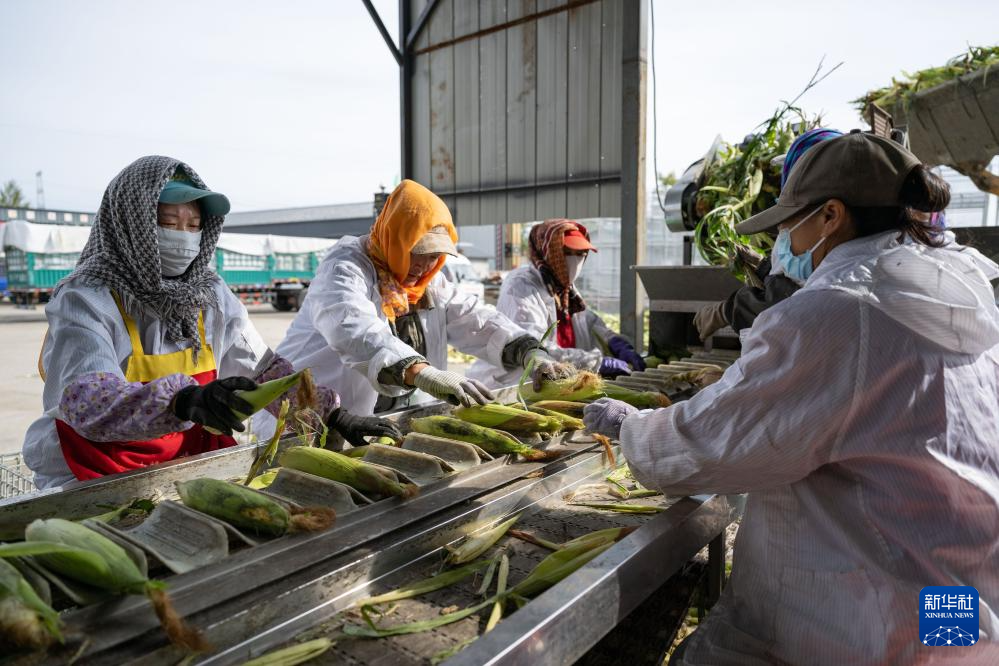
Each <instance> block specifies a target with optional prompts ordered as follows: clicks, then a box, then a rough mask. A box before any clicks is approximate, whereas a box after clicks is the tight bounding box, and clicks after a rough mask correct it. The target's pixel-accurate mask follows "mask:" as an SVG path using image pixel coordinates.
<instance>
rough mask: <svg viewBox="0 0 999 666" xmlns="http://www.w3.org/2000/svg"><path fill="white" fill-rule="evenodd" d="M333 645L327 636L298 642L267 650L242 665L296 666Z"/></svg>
mask: <svg viewBox="0 0 999 666" xmlns="http://www.w3.org/2000/svg"><path fill="white" fill-rule="evenodd" d="M331 647H333V641H331V640H330V639H328V638H317V639H315V640H311V641H306V642H304V643H299V644H298V645H292V646H290V647H286V648H282V649H280V650H274V651H273V652H268V653H267V654H265V655H262V656H260V657H257V658H256V659H251V660H250V661H246V662H243V666H297V664H304V663H305V662H307V661H309V660H310V659H315V658H316V657H318V656H319V655H321V654H323V653H324V652H326V651H327V650H329V649H330V648H331Z"/></svg>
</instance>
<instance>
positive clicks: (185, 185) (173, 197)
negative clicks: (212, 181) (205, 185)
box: [160, 180, 229, 216]
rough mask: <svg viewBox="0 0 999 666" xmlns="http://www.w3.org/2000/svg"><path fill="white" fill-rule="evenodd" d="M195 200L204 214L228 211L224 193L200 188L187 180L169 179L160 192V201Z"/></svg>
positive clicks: (217, 213) (184, 201) (222, 213)
mask: <svg viewBox="0 0 999 666" xmlns="http://www.w3.org/2000/svg"><path fill="white" fill-rule="evenodd" d="M191 201H197V202H199V204H200V205H201V212H202V214H204V215H220V216H222V215H226V214H227V213H228V212H229V199H227V198H226V196H225V195H224V194H219V193H218V192H212V191H211V190H202V189H201V188H198V187H195V186H194V185H192V184H190V183H189V182H185V181H181V180H171V181H170V182H169V183H167V184H166V186H165V187H164V188H163V191H162V192H160V203H166V204H181V203H189V202H191Z"/></svg>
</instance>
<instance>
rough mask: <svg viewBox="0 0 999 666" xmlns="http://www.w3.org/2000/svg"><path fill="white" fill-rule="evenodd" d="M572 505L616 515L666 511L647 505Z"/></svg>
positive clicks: (590, 503) (577, 503)
mask: <svg viewBox="0 0 999 666" xmlns="http://www.w3.org/2000/svg"><path fill="white" fill-rule="evenodd" d="M571 504H572V506H585V507H587V508H590V509H600V510H601V511H613V512H615V513H661V512H663V511H665V510H666V509H664V508H663V507H660V506H648V505H647V504H613V503H610V502H571Z"/></svg>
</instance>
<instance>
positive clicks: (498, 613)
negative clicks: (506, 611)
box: [483, 553, 510, 634]
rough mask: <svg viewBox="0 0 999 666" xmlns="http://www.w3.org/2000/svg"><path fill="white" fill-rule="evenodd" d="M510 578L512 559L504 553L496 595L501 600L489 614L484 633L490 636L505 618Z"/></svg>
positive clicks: (500, 564)
mask: <svg viewBox="0 0 999 666" xmlns="http://www.w3.org/2000/svg"><path fill="white" fill-rule="evenodd" d="M509 576H510V558H509V557H507V555H506V553H503V555H501V556H500V563H499V574H498V575H497V577H496V595H497V596H498V597H499V599H497V600H496V602H495V603H494V604H493V610H492V612H491V613H490V614H489V620H488V621H487V622H486V628H485V630H484V631H483V633H486V634H488V633H489V632H490V631H492V630H493V629H494V628H495V627H496V625H497V624H499V621H500V620H501V619H502V618H503V596H504V595H505V594H506V583H507V579H508V578H509Z"/></svg>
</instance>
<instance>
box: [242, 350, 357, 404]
mask: <svg viewBox="0 0 999 666" xmlns="http://www.w3.org/2000/svg"><path fill="white" fill-rule="evenodd" d="M293 372H295V369H294V368H293V367H292V365H291V362H290V361H289V360H288V359H286V358H284V357H282V356H278V355H277V354H275V355H274V358H273V360H272V361H271V363H270V365H268V366H267V368H266V369H265V370H264V371H263V372H261V373H260V374H259V375H257V376H256V377H254V378H253V381H255V382H257V383H258V384H262V383H264V382H269V381H270V380H272V379H279V378H281V377H287V376H288V375H290V374H292V373H293ZM282 400H289V401H291V411H292V412H295V411H296V410H297V409H298V391H297V390H295V392H294V393H292V392H291V391H289V392H288V393H286V394H284V395H283V396H281V397H280V398H278V399H277V400H275V401H274V402H272V403H271V404H269V405H267V411H268V412H270V413H271V414H273V415H274V416H277V415H278V411H279V410H280V409H281V401H282ZM316 403H317V404H316V411H317V412H319V414H320V415H321V416H322V418H323V420H326V419H327V418H329V415H330V414H331V413H332V412H333V410H335V409H339V407H340V396H339V395H337V393H336V391H334V390H333V389H331V388H329V387H326V386H318V385H317V386H316Z"/></svg>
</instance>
